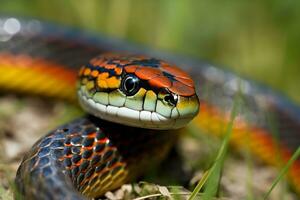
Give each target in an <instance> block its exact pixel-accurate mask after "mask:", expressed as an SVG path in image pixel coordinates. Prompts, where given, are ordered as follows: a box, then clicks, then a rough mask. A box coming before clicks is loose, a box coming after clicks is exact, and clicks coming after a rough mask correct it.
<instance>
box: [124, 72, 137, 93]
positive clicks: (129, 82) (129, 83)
mask: <svg viewBox="0 0 300 200" xmlns="http://www.w3.org/2000/svg"><path fill="white" fill-rule="evenodd" d="M121 90H122V91H123V92H124V93H125V94H126V95H128V96H132V95H134V94H135V93H137V91H138V90H139V79H138V78H137V77H136V76H134V75H132V74H129V75H126V76H125V77H124V78H123V82H122V85H121Z"/></svg>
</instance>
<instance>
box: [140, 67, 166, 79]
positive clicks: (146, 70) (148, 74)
mask: <svg viewBox="0 0 300 200" xmlns="http://www.w3.org/2000/svg"><path fill="white" fill-rule="evenodd" d="M135 75H136V76H137V77H139V78H140V79H143V80H150V79H152V78H154V77H157V76H163V74H162V71H161V70H160V69H158V68H151V67H138V68H137V70H136V71H135Z"/></svg>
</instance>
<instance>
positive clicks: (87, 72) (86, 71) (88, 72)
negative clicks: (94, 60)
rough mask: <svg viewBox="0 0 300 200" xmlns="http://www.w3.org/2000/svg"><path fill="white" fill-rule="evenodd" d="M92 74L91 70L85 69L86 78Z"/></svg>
mask: <svg viewBox="0 0 300 200" xmlns="http://www.w3.org/2000/svg"><path fill="white" fill-rule="evenodd" d="M90 73H91V69H90V68H85V69H84V72H83V74H84V75H85V76H88V75H90Z"/></svg>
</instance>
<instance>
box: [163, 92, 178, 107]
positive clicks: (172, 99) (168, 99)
mask: <svg viewBox="0 0 300 200" xmlns="http://www.w3.org/2000/svg"><path fill="white" fill-rule="evenodd" d="M164 101H165V102H167V103H168V104H170V105H171V106H176V105H177V102H178V97H177V95H174V94H167V95H166V96H165V97H164Z"/></svg>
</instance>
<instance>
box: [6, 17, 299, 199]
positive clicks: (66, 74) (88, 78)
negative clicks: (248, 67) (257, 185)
mask: <svg viewBox="0 0 300 200" xmlns="http://www.w3.org/2000/svg"><path fill="white" fill-rule="evenodd" d="M0 21H1V22H3V23H8V22H9V23H11V25H14V26H16V25H18V26H19V29H18V31H15V32H13V33H12V32H5V31H4V32H1V33H0V36H1V42H0V74H1V75H0V87H1V89H3V90H6V91H11V90H14V91H15V92H21V93H31V94H37V95H42V96H46V97H55V98H60V99H65V100H68V101H70V102H77V97H76V93H79V100H80V102H81V104H82V105H83V107H84V108H85V109H86V110H88V111H89V112H91V114H92V115H95V116H97V118H96V117H93V116H87V117H85V118H82V119H77V120H75V121H73V122H70V123H69V124H66V125H63V126H61V127H59V128H58V129H56V130H54V131H52V132H50V133H49V134H47V135H46V136H44V137H43V138H41V139H40V140H39V141H38V142H36V143H35V145H34V146H33V148H32V149H31V150H30V151H29V152H28V153H27V154H26V156H25V157H24V159H23V162H22V164H21V166H20V168H19V170H18V173H17V176H16V185H17V188H18V190H19V191H20V194H21V196H22V197H24V198H27V199H62V198H68V199H83V198H85V197H84V196H87V197H97V196H100V195H103V193H104V192H106V191H108V190H111V189H114V188H117V187H119V186H120V185H121V184H123V183H124V182H127V181H130V180H131V179H132V178H134V177H136V176H138V175H139V174H141V173H142V170H143V169H145V168H147V167H148V165H149V163H157V162H158V161H159V160H161V159H162V158H163V157H164V156H165V155H166V154H167V152H168V149H169V148H170V146H171V145H172V143H173V141H174V139H175V138H176V134H175V133H174V132H175V131H162V130H155V131H154V130H151V129H169V128H172V127H174V128H176V127H182V126H184V124H186V123H187V122H188V121H190V120H191V118H192V117H193V116H194V115H195V114H196V113H197V111H198V107H197V106H198V100H197V97H196V96H195V88H194V86H193V82H192V81H191V79H190V78H189V77H188V76H187V74H186V73H184V72H182V71H181V70H177V68H173V67H172V66H171V65H169V64H168V63H166V62H164V61H161V60H159V59H154V58H153V57H155V58H156V57H158V58H162V59H163V60H168V61H170V62H172V63H175V64H176V65H178V66H180V67H182V68H184V69H185V71H187V72H189V74H192V77H193V79H194V80H195V85H196V89H197V90H200V92H199V93H200V94H201V96H200V102H201V105H202V106H201V112H200V113H201V114H200V115H197V116H196V119H195V120H194V121H193V123H192V125H194V126H195V127H197V128H199V129H201V130H202V131H203V132H207V133H210V134H215V135H222V134H223V133H224V129H225V128H226V124H227V123H228V110H229V108H230V107H231V106H232V103H233V101H232V99H233V96H234V93H235V92H236V91H237V90H238V87H237V78H236V76H234V75H232V74H231V73H229V72H224V71H221V70H219V69H217V68H215V67H214V66H212V65H210V64H208V63H204V62H200V61H196V60H193V59H187V58H184V57H179V56H174V55H170V54H166V53H163V52H157V51H152V50H149V49H143V48H139V47H136V46H134V45H130V44H126V43H124V42H122V41H117V40H111V39H109V38H106V37H104V36H99V35H98V36H96V37H94V36H91V35H86V33H82V32H79V31H78V30H74V29H69V28H64V27H59V26H56V25H51V24H45V23H42V22H40V21H37V20H22V19H17V18H1V20H0ZM0 26H1V24H0ZM1 30H2V29H1ZM116 51H118V52H126V53H128V52H129V53H130V54H142V55H146V56H143V57H140V56H138V57H129V56H128V55H126V54H125V55H124V54H123V56H115V54H113V55H106V53H107V52H116ZM99 54H100V57H99ZM103 55H105V56H104V57H103ZM121 55H122V54H121ZM104 62H105V64H103V63H104ZM81 66H83V67H82V68H81V70H80V72H79V82H78V84H77V87H76V79H77V76H78V75H77V74H78V72H77V71H78V67H81ZM145 66H146V67H148V68H147V70H144V68H143V67H145ZM119 68H120V69H119ZM173 69H175V71H174V70H173ZM143 70H144V71H143ZM105 73H106V74H105ZM100 74H105V75H101V76H100ZM129 74H130V77H131V78H132V77H135V78H138V79H139V87H138V90H137V89H134V92H133V93H130V92H129V93H127V92H128V91H122V83H123V82H122V80H125V79H126V78H128V75H129ZM112 75H113V76H112ZM149 77H151V78H149ZM151 79H152V81H150V80H151ZM11 80H14V81H11ZM241 81H242V83H243V84H242V85H243V87H242V93H243V95H244V109H245V111H246V112H245V113H246V114H243V113H242V114H240V116H239V119H238V122H237V123H235V126H234V127H233V136H232V140H231V143H232V145H233V146H235V147H236V148H238V149H243V148H246V147H247V148H248V149H249V150H250V152H251V153H252V154H253V155H255V156H257V157H258V158H260V159H262V160H264V161H266V162H267V163H270V164H272V165H275V166H279V167H280V166H281V165H282V163H284V162H286V161H287V160H288V159H289V158H290V156H291V153H292V151H293V150H295V149H296V148H297V147H298V146H299V144H300V137H299V130H300V125H299V124H300V109H299V108H298V107H297V106H295V105H294V104H293V103H291V102H290V101H288V100H286V99H285V98H283V97H280V96H279V95H277V94H275V93H274V92H272V91H270V90H268V89H266V88H262V87H258V86H257V85H256V84H254V83H252V82H250V81H247V80H244V79H242V80H241ZM150 91H151V92H150ZM206 91H208V92H206ZM131 92H132V91H131ZM148 92H149V95H148V96H152V98H154V99H155V101H152V102H160V104H162V105H163V106H165V107H161V108H160V109H156V108H157V106H153V105H152V104H151V103H149V104H148V105H149V107H148V110H141V108H142V109H144V108H145V105H144V104H143V103H141V102H145V98H146V96H147V93H148ZM103 93H105V94H103ZM110 93H112V94H114V95H113V96H112V99H114V100H113V101H112V102H109V101H107V100H105V98H102V97H103V95H108V96H109V95H110ZM150 93H151V94H152V95H150ZM153 94H155V95H153ZM95 96H98V97H99V98H95ZM127 96H132V97H133V98H131V99H130V100H132V99H134V102H135V103H132V102H130V100H128V103H126V102H127ZM166 96H167V97H166ZM100 97H101V98H100ZM165 97H166V98H165ZM178 97H179V98H178ZM124 99H125V100H124ZM148 99H151V98H148ZM178 99H181V100H182V101H179V100H178ZM150 102H151V101H150ZM187 102H190V103H187ZM108 103H109V105H108ZM103 104H105V105H106V107H105V109H103V108H104V107H103ZM141 104H142V105H141ZM174 104H175V105H176V106H177V104H178V105H183V106H184V107H185V108H186V109H182V110H180V108H179V109H178V107H177V110H176V112H177V113H178V114H174V113H175V111H173V110H174ZM151 105H152V108H151V109H150V107H151ZM176 106H175V107H176ZM189 106H190V107H189ZM108 107H110V108H111V109H110V110H108ZM113 107H118V109H119V108H120V109H119V110H117V109H116V108H113ZM122 107H126V109H123V108H122ZM113 110H114V113H113V112H112V111H113ZM121 110H125V112H123V111H121ZM96 111H97V112H96ZM132 111H134V112H133V113H135V114H132V113H131V115H125V114H126V112H127V113H128V112H132ZM143 111H147V112H143ZM116 112H120V114H116ZM142 112H143V113H144V114H142ZM149 112H150V113H155V115H153V117H152V115H151V116H149ZM137 113H138V114H137ZM269 113H272V115H274V116H275V118H277V119H276V120H278V125H279V127H278V130H279V136H278V137H279V138H278V139H279V141H280V143H279V144H278V143H277V142H276V141H274V140H273V139H272V136H271V132H272V127H269V126H268V123H267V120H268V119H267V118H268V117H267V114H269ZM128 116H130V117H128ZM178 116H184V117H183V118H182V119H179V118H178ZM99 117H100V118H102V119H99ZM103 119H104V120H103ZM109 121H110V122H109ZM137 121H138V122H139V124H138V123H137ZM162 121H164V123H161V122H162ZM114 122H117V124H115V123H114ZM165 122H166V123H165ZM120 124H125V125H120ZM137 124H138V125H137ZM132 126H138V127H141V126H142V127H143V126H144V127H146V128H151V129H142V128H136V127H132ZM164 126H165V127H164ZM158 132H161V133H158ZM157 147H159V148H157ZM275 154H278V155H279V157H280V158H281V160H280V161H279V160H278V159H276V158H277V157H276V158H275V157H274V155H275ZM154 155H155V156H154ZM299 169H300V163H299V161H298V160H297V161H296V162H295V163H294V164H293V166H292V168H291V169H290V170H289V173H288V177H289V180H290V183H291V184H292V185H293V186H294V188H295V189H296V191H300V187H299V185H300V170H299Z"/></svg>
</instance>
